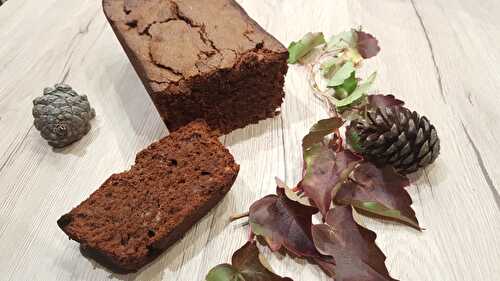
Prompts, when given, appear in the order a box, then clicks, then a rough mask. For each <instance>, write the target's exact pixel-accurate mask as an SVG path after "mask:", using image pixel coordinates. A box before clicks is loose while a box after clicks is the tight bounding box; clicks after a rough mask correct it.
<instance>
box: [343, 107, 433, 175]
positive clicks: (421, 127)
mask: <svg viewBox="0 0 500 281" xmlns="http://www.w3.org/2000/svg"><path fill="white" fill-rule="evenodd" d="M347 137H348V141H349V142H350V144H351V146H352V147H353V149H354V150H356V151H358V152H359V153H361V154H363V155H364V156H365V157H366V158H367V159H368V160H369V161H372V162H373V163H375V164H377V165H386V164H389V165H392V166H393V167H394V168H395V169H396V170H397V171H398V172H399V173H402V174H408V173H412V172H415V171H417V170H418V169H419V168H421V167H425V166H427V165H428V164H430V163H432V162H434V160H436V158H437V156H438V154H439V150H440V145H439V137H438V135H437V133H436V129H435V128H434V126H433V125H432V124H430V122H429V120H428V119H427V118H426V117H425V116H422V117H420V116H419V115H418V113H417V112H415V111H413V112H411V111H410V110H409V109H407V108H405V107H402V106H390V107H379V108H377V109H376V110H374V111H371V112H369V113H368V114H367V118H366V119H358V120H355V121H353V122H352V123H351V124H350V126H349V127H348V129H347Z"/></svg>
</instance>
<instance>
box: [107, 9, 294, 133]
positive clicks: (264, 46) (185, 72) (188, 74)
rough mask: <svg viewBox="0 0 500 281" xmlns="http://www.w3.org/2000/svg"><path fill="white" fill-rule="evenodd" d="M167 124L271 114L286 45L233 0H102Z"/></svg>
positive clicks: (234, 123) (222, 125) (251, 119)
mask: <svg viewBox="0 0 500 281" xmlns="http://www.w3.org/2000/svg"><path fill="white" fill-rule="evenodd" d="M103 7H104V11H105V14H106V16H107V18H108V20H109V22H110V23H111V26H112V27H113V30H114V32H115V34H116V35H117V37H118V39H119V41H120V42H121V44H122V46H123V47H124V49H125V51H126V53H127V55H128V57H129V58H130V60H131V62H132V64H133V65H134V67H135V68H136V71H137V73H138V74H139V76H140V78H141V80H142V81H143V83H144V85H145V87H146V89H147V91H148V92H149V94H150V95H151V97H152V99H153V101H154V103H155V105H156V107H157V109H158V110H159V112H160V114H161V116H162V118H163V120H164V121H165V123H166V124H167V126H168V128H169V129H170V130H176V129H177V128H179V127H181V126H182V125H185V124H187V123H188V122H190V121H192V120H194V119H198V118H202V119H204V120H206V121H207V123H208V124H209V125H210V127H212V128H214V129H218V130H219V131H220V132H222V133H228V132H230V131H232V130H234V129H236V128H241V127H244V126H245V125H247V124H250V123H256V122H258V121H259V120H261V119H265V118H267V117H272V116H274V115H276V114H277V109H278V108H279V106H280V105H281V103H282V100H283V83H284V75H285V73H286V71H287V63H286V59H287V57H288V53H287V50H286V48H285V47H284V46H283V45H282V44H281V43H280V42H279V41H277V40H276V39H275V38H274V37H272V36H271V35H269V34H268V33H267V32H265V31H264V30H263V29H262V28H261V27H260V26H259V25H258V24H257V23H256V22H255V21H253V20H252V19H251V18H250V17H249V16H248V15H247V14H246V13H245V11H244V10H243V9H242V8H241V7H240V6H239V5H238V4H237V3H236V2H234V1H233V0H103Z"/></svg>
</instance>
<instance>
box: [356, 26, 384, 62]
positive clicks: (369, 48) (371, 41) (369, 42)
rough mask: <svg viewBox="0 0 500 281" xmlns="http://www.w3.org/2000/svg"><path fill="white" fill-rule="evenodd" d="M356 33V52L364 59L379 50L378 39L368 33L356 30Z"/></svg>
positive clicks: (372, 55)
mask: <svg viewBox="0 0 500 281" xmlns="http://www.w3.org/2000/svg"><path fill="white" fill-rule="evenodd" d="M356 33H357V35H358V44H357V46H358V52H359V54H360V55H361V56H362V57H363V58H364V59H369V58H371V57H374V56H376V55H377V54H378V52H380V47H379V45H378V41H377V39H376V38H375V37H373V35H371V34H370V33H366V32H363V31H356Z"/></svg>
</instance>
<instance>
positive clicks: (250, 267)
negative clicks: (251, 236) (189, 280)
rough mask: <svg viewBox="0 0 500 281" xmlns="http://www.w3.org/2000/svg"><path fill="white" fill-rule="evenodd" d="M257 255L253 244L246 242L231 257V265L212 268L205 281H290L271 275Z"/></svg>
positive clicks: (260, 257) (263, 261) (225, 264)
mask: <svg viewBox="0 0 500 281" xmlns="http://www.w3.org/2000/svg"><path fill="white" fill-rule="evenodd" d="M266 264H267V262H266V261H265V260H264V258H263V257H262V256H261V255H260V254H259V249H258V248H257V245H256V244H255V243H254V242H247V243H246V244H245V245H244V246H243V247H241V248H240V249H238V250H237V251H236V252H235V253H234V254H233V257H232V265H230V264H227V263H224V264H219V265H217V266H216V267H214V268H212V269H211V270H210V271H209V272H208V274H207V276H206V277H205V280H206V281H292V279H290V278H283V277H280V276H278V275H276V274H275V273H273V272H272V271H271V270H270V269H268V267H267V266H266Z"/></svg>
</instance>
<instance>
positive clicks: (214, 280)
mask: <svg viewBox="0 0 500 281" xmlns="http://www.w3.org/2000/svg"><path fill="white" fill-rule="evenodd" d="M205 279H206V280H207V281H246V280H245V278H243V276H241V274H240V273H239V272H238V270H236V268H234V267H233V266H232V265H230V264H227V263H224V264H219V265H218V266H216V267H214V268H212V269H211V270H210V271H209V272H208V274H207V277H206V278H205Z"/></svg>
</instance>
